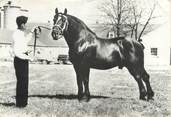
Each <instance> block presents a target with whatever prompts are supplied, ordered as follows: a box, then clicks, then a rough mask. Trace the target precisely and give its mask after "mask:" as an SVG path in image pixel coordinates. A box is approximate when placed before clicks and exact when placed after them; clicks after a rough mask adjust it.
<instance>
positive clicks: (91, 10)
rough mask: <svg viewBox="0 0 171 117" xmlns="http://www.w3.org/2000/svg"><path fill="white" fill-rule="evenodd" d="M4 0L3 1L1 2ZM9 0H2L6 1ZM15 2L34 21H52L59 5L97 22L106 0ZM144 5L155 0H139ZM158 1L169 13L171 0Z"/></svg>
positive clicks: (88, 21) (72, 13)
mask: <svg viewBox="0 0 171 117" xmlns="http://www.w3.org/2000/svg"><path fill="white" fill-rule="evenodd" d="M1 1H3V2H1ZM7 1H9V0H0V3H1V6H2V3H6V2H7ZM11 1H12V2H13V4H15V5H19V6H21V7H22V8H24V9H28V10H29V17H30V20H31V21H33V22H48V20H49V21H52V19H53V16H54V12H55V8H56V7H57V8H58V9H59V11H60V12H63V10H64V8H67V10H68V14H71V15H74V16H76V17H78V18H80V19H82V20H83V21H84V22H85V23H89V24H91V23H95V22H96V20H98V18H100V12H99V9H98V7H99V5H100V4H101V2H102V1H103V2H104V0H11ZM139 1H140V2H141V3H142V4H143V5H144V6H147V7H148V6H149V4H150V1H154V0H143V1H142V0H139ZM155 1H158V3H159V7H160V8H161V9H160V11H159V10H158V11H156V12H157V13H159V12H162V13H165V14H166V15H168V13H170V11H169V10H168V9H169V7H170V5H169V4H168V1H171V0H155Z"/></svg>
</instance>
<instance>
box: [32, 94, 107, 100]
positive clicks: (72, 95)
mask: <svg viewBox="0 0 171 117" xmlns="http://www.w3.org/2000/svg"><path fill="white" fill-rule="evenodd" d="M29 97H38V98H49V99H52V98H56V99H69V100H73V99H78V96H77V95H74V94H71V95H65V94H57V95H29ZM90 98H91V99H93V98H99V99H100V98H103V99H105V98H109V97H107V96H96V95H91V96H90Z"/></svg>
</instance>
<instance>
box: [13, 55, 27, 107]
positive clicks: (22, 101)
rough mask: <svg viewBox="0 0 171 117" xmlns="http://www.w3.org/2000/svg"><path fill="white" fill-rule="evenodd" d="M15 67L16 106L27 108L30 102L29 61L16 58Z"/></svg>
mask: <svg viewBox="0 0 171 117" xmlns="http://www.w3.org/2000/svg"><path fill="white" fill-rule="evenodd" d="M14 67H15V73H16V77H17V86H16V106H18V107H25V106H26V105H27V100H28V72H29V64H28V60H23V59H20V58H18V57H15V58H14Z"/></svg>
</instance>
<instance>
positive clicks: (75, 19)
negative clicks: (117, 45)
mask: <svg viewBox="0 0 171 117" xmlns="http://www.w3.org/2000/svg"><path fill="white" fill-rule="evenodd" d="M67 17H70V18H71V19H73V20H74V21H76V22H77V23H80V24H82V25H83V26H84V28H86V29H87V30H88V31H89V32H91V33H92V34H93V35H94V36H95V37H96V38H98V39H102V40H104V38H100V37H98V36H97V35H96V33H95V32H93V31H92V30H91V29H90V28H89V27H88V26H87V25H86V24H85V23H84V22H83V21H82V20H80V19H79V18H77V17H75V16H72V15H67ZM122 39H125V37H115V38H111V39H107V40H111V41H113V42H116V41H118V40H122ZM105 40H106V39H105Z"/></svg>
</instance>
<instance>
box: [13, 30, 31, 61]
mask: <svg viewBox="0 0 171 117" xmlns="http://www.w3.org/2000/svg"><path fill="white" fill-rule="evenodd" d="M12 38H13V42H12V48H13V54H14V56H16V57H18V58H20V59H30V57H29V56H28V55H26V54H25V53H27V52H28V43H29V41H30V40H31V39H32V33H29V34H27V35H26V34H25V33H24V31H21V30H19V29H17V30H15V31H14V33H13V36H12Z"/></svg>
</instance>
